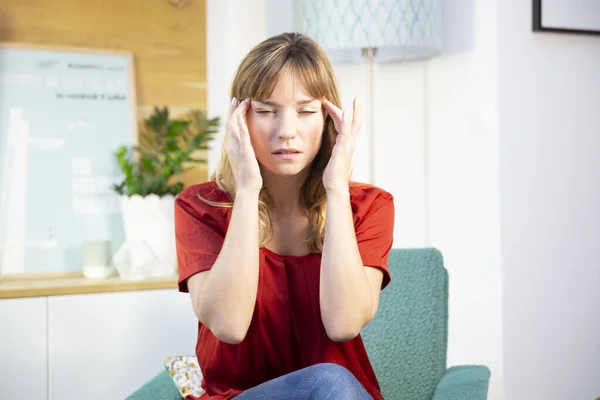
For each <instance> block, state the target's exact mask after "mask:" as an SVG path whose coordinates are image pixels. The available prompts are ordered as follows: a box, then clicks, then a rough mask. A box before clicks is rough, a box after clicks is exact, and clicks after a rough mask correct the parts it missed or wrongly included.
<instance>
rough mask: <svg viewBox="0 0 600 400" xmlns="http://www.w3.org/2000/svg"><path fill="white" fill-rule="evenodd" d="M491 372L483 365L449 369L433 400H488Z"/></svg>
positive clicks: (439, 383)
mask: <svg viewBox="0 0 600 400" xmlns="http://www.w3.org/2000/svg"><path fill="white" fill-rule="evenodd" d="M489 381H490V370H489V369H488V368H487V367H485V366H482V365H464V366H458V367H452V368H449V369H448V370H447V371H446V373H445V374H444V376H442V379H440V381H439V382H438V384H437V387H436V388H435V392H434V393H433V400H486V399H487V393H488V385H489Z"/></svg>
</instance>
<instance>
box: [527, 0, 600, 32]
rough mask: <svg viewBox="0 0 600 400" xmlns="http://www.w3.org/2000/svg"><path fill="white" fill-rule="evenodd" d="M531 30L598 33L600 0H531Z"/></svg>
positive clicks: (599, 28)
mask: <svg viewBox="0 0 600 400" xmlns="http://www.w3.org/2000/svg"><path fill="white" fill-rule="evenodd" d="M533 30H534V31H547V32H565V33H580V34H589V35H600V0H533Z"/></svg>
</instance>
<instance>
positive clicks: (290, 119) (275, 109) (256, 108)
mask: <svg viewBox="0 0 600 400" xmlns="http://www.w3.org/2000/svg"><path fill="white" fill-rule="evenodd" d="M246 118H247V121H248V130H249V132H250V140H251V141H252V147H253V148H254V153H255V154H256V158H257V159H258V162H259V163H260V164H261V165H262V167H263V168H265V169H267V170H268V171H270V172H271V173H273V174H275V175H279V176H293V175H297V174H298V173H300V172H301V171H303V170H304V169H306V167H308V166H309V165H310V164H311V162H312V161H313V159H314V158H315V156H316V155H317V153H318V151H319V148H320V147H321V140H322V137H323V129H324V124H325V112H324V109H323V108H322V105H321V100H320V99H315V98H313V97H311V96H310V95H308V94H307V93H306V90H305V89H304V87H303V86H302V85H301V84H300V82H299V80H298V79H296V78H295V76H294V75H293V74H291V73H289V72H286V73H283V74H282V75H281V77H280V79H279V81H278V82H277V85H276V86H275V89H274V90H273V93H272V94H271V96H270V97H269V98H268V99H262V100H254V99H253V100H252V101H251V107H250V109H249V110H248V113H247V114H246Z"/></svg>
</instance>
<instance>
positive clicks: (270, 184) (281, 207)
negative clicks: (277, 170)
mask: <svg viewBox="0 0 600 400" xmlns="http://www.w3.org/2000/svg"><path fill="white" fill-rule="evenodd" d="M261 174H262V176H263V181H264V184H265V186H266V187H267V190H268V192H269V199H270V201H271V207H272V209H273V211H275V212H276V213H277V214H282V215H289V214H293V213H296V212H298V211H300V209H301V206H300V189H301V188H302V184H303V183H304V181H305V180H306V178H307V177H308V169H306V170H304V171H302V172H300V173H299V174H298V175H293V176H279V175H275V174H272V173H271V172H269V171H267V170H265V169H264V168H261Z"/></svg>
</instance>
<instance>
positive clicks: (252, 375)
mask: <svg viewBox="0 0 600 400" xmlns="http://www.w3.org/2000/svg"><path fill="white" fill-rule="evenodd" d="M198 194H199V195H200V196H202V197H203V198H204V199H207V200H211V201H217V202H230V201H231V198H230V197H229V195H227V194H226V193H224V192H222V191H220V190H219V189H218V188H217V186H216V184H215V183H214V182H206V183H202V184H199V185H194V186H191V187H188V188H187V189H185V190H184V191H183V192H182V193H181V194H180V195H179V196H178V197H177V199H176V202H175V232H176V239H177V255H178V261H179V290H180V291H182V292H187V291H188V288H187V281H186V280H187V278H189V277H190V276H192V275H194V274H196V273H198V272H201V271H206V270H209V269H210V268H211V267H212V265H213V264H214V262H215V260H216V259H217V256H218V255H219V252H220V250H221V246H222V245H223V240H224V238H225V233H226V232H227V227H228V225H229V220H230V216H231V209H228V208H224V207H213V206H210V205H208V204H206V203H205V202H203V201H202V200H200V199H199V198H198V196H197V195H198ZM350 202H351V206H352V213H353V216H354V228H355V231H356V240H357V243H358V249H359V251H360V255H361V258H362V262H363V265H366V266H370V267H375V268H379V269H380V270H381V271H383V274H384V277H383V284H382V287H385V286H386V285H387V284H388V283H389V282H390V274H389V271H388V267H387V257H388V253H389V251H390V249H391V247H392V234H393V228H394V203H393V198H392V195H390V194H389V193H387V192H385V191H383V190H382V189H379V188H377V187H374V186H369V185H364V184H352V185H351V187H350ZM259 257H260V261H259V279H258V292H257V298H256V305H255V308H254V314H253V316H252V322H251V324H250V327H249V329H248V333H247V334H246V337H245V338H244V340H243V341H242V342H241V343H239V344H236V345H232V344H227V343H224V342H221V341H220V340H219V339H217V338H216V336H214V335H213V334H212V332H211V331H210V330H209V329H208V328H207V327H205V326H204V325H203V324H202V323H198V341H197V344H196V355H197V356H198V363H199V364H200V368H201V370H202V373H203V380H202V387H203V388H204V389H205V390H206V393H205V394H203V395H202V396H201V397H200V399H202V400H208V399H211V400H213V399H214V400H216V399H231V398H232V397H234V396H236V395H238V394H239V393H241V392H242V391H244V390H245V389H248V388H251V387H254V386H256V385H259V384H261V383H263V382H266V381H268V380H271V379H273V378H277V377H279V376H281V375H284V374H287V373H290V372H293V371H296V370H298V369H301V368H304V367H308V366H311V365H314V364H318V363H323V362H329V363H336V364H339V365H341V366H344V367H346V368H347V369H348V370H350V371H351V372H352V373H353V374H354V376H355V377H356V378H357V379H358V380H359V381H360V383H361V384H362V385H363V386H364V388H365V389H366V390H367V392H369V394H370V395H371V396H373V398H374V399H383V397H382V396H381V392H380V389H379V384H378V382H377V378H376V377H375V373H374V372H373V369H372V367H371V363H370V362H369V358H368V356H367V353H366V351H365V347H364V345H363V341H362V338H361V336H360V335H359V336H357V337H356V338H354V339H352V340H349V341H347V342H343V343H338V342H334V341H332V340H331V339H329V337H328V336H327V333H326V332H325V328H324V326H323V322H322V320H321V311H320V307H319V270H320V267H321V255H320V254H307V255H303V256H285V255H280V254H276V253H274V252H272V251H270V250H268V249H266V248H261V249H260V251H259ZM186 399H187V400H191V399H194V398H193V397H192V396H188V397H186Z"/></svg>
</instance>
